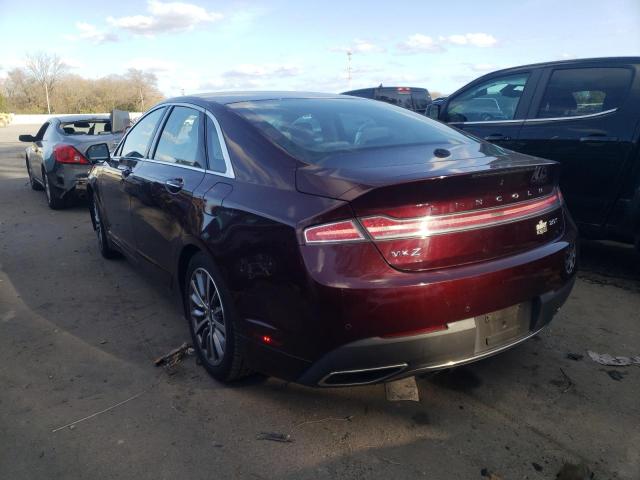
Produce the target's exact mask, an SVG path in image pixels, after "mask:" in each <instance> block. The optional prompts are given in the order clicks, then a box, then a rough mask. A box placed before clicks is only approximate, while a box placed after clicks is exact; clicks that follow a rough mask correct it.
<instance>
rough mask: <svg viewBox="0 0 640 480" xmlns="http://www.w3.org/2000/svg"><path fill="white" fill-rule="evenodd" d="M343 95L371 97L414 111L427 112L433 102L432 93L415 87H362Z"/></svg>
mask: <svg viewBox="0 0 640 480" xmlns="http://www.w3.org/2000/svg"><path fill="white" fill-rule="evenodd" d="M342 95H351V96H353V97H362V98H371V99H373V100H379V101H381V102H387V103H390V104H391V105H397V106H399V107H402V108H407V109H409V110H412V111H414V112H418V113H421V114H423V115H424V114H425V113H426V110H427V107H428V106H429V104H430V103H431V95H429V91H428V90H427V89H426V88H415V87H383V86H382V85H380V86H379V87H377V88H362V89H360V90H351V91H349V92H343V93H342Z"/></svg>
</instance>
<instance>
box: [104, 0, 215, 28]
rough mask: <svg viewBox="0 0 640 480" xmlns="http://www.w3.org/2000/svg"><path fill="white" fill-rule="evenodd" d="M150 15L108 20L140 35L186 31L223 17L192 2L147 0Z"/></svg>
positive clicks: (118, 26) (109, 18)
mask: <svg viewBox="0 0 640 480" xmlns="http://www.w3.org/2000/svg"><path fill="white" fill-rule="evenodd" d="M147 12H148V15H132V16H128V17H119V18H115V17H108V18H107V22H108V23H109V24H110V25H112V26H113V27H116V28H120V29H122V30H125V31H128V32H130V33H135V34H138V35H154V34H157V33H167V32H184V31H188V30H192V29H193V28H195V27H196V26H197V25H200V24H204V23H212V22H216V21H218V20H220V19H222V17H223V15H222V14H221V13H218V12H209V11H207V10H206V9H205V8H203V7H200V6H198V5H194V4H192V3H182V2H160V1H157V0H149V1H148V2H147Z"/></svg>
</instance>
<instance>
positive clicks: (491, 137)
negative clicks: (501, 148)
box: [484, 133, 511, 142]
mask: <svg viewBox="0 0 640 480" xmlns="http://www.w3.org/2000/svg"><path fill="white" fill-rule="evenodd" d="M484 139H485V140H486V141H487V142H495V141H497V140H505V141H508V140H511V137H507V136H504V135H502V134H501V133H492V134H491V135H487V136H486V137H484Z"/></svg>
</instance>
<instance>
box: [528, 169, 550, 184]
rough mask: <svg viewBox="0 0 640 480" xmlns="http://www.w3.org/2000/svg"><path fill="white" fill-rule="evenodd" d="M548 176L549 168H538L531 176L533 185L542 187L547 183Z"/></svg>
mask: <svg viewBox="0 0 640 480" xmlns="http://www.w3.org/2000/svg"><path fill="white" fill-rule="evenodd" d="M548 176H549V172H548V171H547V167H543V166H539V167H536V169H535V170H534V171H533V175H531V183H533V184H534V185H541V184H543V183H545V182H546V181H547V177H548Z"/></svg>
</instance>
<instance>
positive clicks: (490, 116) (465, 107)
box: [447, 73, 529, 122]
mask: <svg viewBox="0 0 640 480" xmlns="http://www.w3.org/2000/svg"><path fill="white" fill-rule="evenodd" d="M528 79H529V74H528V73H521V74H517V75H509V76H505V77H498V78H492V79H491V80H488V81H487V82H484V83H481V84H479V85H476V86H473V87H471V88H470V89H469V90H467V91H465V92H462V93H461V94H460V95H457V96H456V97H455V98H452V99H451V101H450V102H449V106H448V107H447V121H449V122H489V121H500V120H513V118H514V117H515V114H516V110H517V108H518V104H519V103H520V98H521V97H522V93H523V92H524V88H525V86H526V84H527V80H528Z"/></svg>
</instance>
